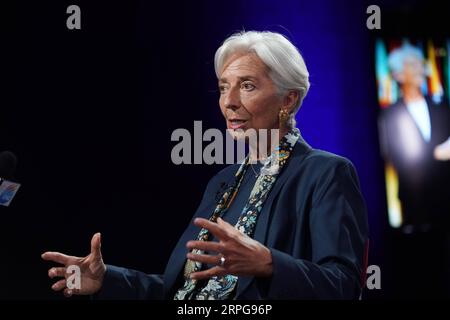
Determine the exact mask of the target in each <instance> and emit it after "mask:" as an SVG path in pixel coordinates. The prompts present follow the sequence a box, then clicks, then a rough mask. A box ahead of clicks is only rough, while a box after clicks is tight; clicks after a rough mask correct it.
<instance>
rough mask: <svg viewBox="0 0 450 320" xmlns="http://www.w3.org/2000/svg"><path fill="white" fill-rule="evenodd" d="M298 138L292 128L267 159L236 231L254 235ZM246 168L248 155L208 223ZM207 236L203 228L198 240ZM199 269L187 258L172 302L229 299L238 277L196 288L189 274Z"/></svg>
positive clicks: (221, 211)
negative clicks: (271, 191)
mask: <svg viewBox="0 0 450 320" xmlns="http://www.w3.org/2000/svg"><path fill="white" fill-rule="evenodd" d="M299 138H300V132H299V130H298V129H297V128H294V129H291V130H290V131H289V132H288V133H287V134H286V135H285V136H284V137H283V138H282V139H281V141H280V144H279V146H278V147H277V148H275V150H274V151H273V152H272V154H271V155H270V157H268V158H267V159H266V160H265V162H264V165H263V167H262V168H261V174H260V175H259V176H258V179H257V180H256V182H255V185H254V187H253V189H252V191H251V193H250V197H249V199H248V201H247V204H246V205H245V206H244V209H243V210H242V213H241V215H240V217H239V219H238V222H237V223H236V225H235V228H237V229H238V230H239V231H241V232H243V233H245V234H246V235H248V236H249V237H252V236H253V233H254V230H255V226H256V222H257V220H258V215H259V213H260V212H261V210H262V207H263V205H264V201H265V200H266V199H267V196H268V195H269V192H270V190H271V189H272V187H273V185H274V184H275V181H276V180H277V177H278V175H279V174H280V172H281V169H282V168H283V167H284V165H285V164H286V162H287V160H288V159H289V156H290V155H291V152H292V149H293V148H294V146H295V143H296V142H297V140H298V139H299ZM248 166H249V156H247V157H246V158H245V160H244V162H243V163H242V165H241V166H240V167H239V169H238V171H237V172H236V174H235V180H234V182H233V183H232V184H231V186H230V187H229V188H227V190H226V191H225V192H224V194H223V196H222V198H221V199H220V200H219V202H218V204H217V206H216V208H215V210H214V212H213V214H212V215H211V217H210V218H209V220H210V221H212V222H216V221H217V218H219V217H221V216H222V215H223V214H224V213H225V211H226V210H227V209H228V208H229V207H230V205H231V203H232V202H233V200H234V198H235V196H236V194H237V193H238V191H239V187H240V186H241V183H242V180H243V178H244V176H245V172H246V171H247V169H248ZM209 237H210V233H209V231H208V230H207V229H204V228H202V229H201V230H200V233H199V235H198V237H197V240H199V241H208V240H209ZM192 253H194V254H203V253H204V251H203V250H198V249H193V250H192ZM201 269H202V263H200V262H194V261H192V260H190V259H188V260H187V261H186V264H185V266H184V279H185V282H184V285H183V287H182V288H180V289H179V290H178V291H177V293H176V294H175V296H174V299H175V300H186V299H187V300H224V299H227V298H229V297H230V296H231V293H232V292H233V290H234V289H235V287H236V284H237V280H238V277H237V276H234V275H225V276H220V277H218V276H214V277H211V278H210V279H209V281H208V283H207V284H206V285H205V286H204V287H203V288H197V285H198V280H195V279H191V278H190V277H189V275H190V274H191V273H192V272H197V271H200V270H201Z"/></svg>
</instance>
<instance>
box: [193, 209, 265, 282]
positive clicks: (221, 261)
mask: <svg viewBox="0 0 450 320" xmlns="http://www.w3.org/2000/svg"><path fill="white" fill-rule="evenodd" d="M194 224H195V225H196V226H198V227H201V228H205V229H208V230H209V232H211V233H212V234H213V235H214V236H215V237H216V239H218V240H219V242H216V241H189V242H188V243H187V244H186V246H187V248H188V249H190V250H192V249H199V250H202V251H204V252H205V253H206V252H209V253H211V252H215V253H216V254H194V253H191V252H189V253H188V254H187V258H188V259H190V260H193V261H198V262H201V263H205V264H212V265H216V266H215V267H213V268H210V269H208V270H204V271H198V272H193V273H192V274H191V278H192V279H197V280H201V279H208V278H211V277H213V276H223V275H226V274H232V275H236V276H255V277H270V276H271V275H272V272H273V269H272V254H271V252H270V250H269V249H268V248H267V247H266V246H264V245H262V244H261V243H259V242H258V241H256V240H253V239H252V238H250V237H249V236H247V235H246V234H244V233H242V232H240V231H239V230H237V229H236V228H235V227H233V226H232V225H230V224H229V223H227V222H226V221H224V220H222V219H221V218H218V219H217V223H214V222H211V221H209V220H206V219H203V218H197V219H195V220H194Z"/></svg>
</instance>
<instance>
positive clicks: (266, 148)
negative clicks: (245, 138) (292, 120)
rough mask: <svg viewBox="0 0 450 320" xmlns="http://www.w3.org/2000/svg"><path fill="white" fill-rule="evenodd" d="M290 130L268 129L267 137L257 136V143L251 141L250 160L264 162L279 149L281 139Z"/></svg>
mask: <svg viewBox="0 0 450 320" xmlns="http://www.w3.org/2000/svg"><path fill="white" fill-rule="evenodd" d="M288 131H289V129H288V128H286V127H285V128H283V129H278V128H277V129H268V130H267V135H264V136H259V135H260V134H261V133H258V135H257V139H256V140H257V141H256V142H255V141H249V151H250V152H249V160H250V161H251V162H257V161H264V160H265V159H267V158H268V157H269V156H270V155H271V154H272V152H273V151H274V150H275V148H276V147H278V145H279V143H280V141H281V139H282V138H283V137H284V136H285V135H286V134H287V133H288ZM263 140H265V141H263Z"/></svg>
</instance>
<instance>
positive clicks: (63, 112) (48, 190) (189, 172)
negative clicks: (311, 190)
mask: <svg viewBox="0 0 450 320" xmlns="http://www.w3.org/2000/svg"><path fill="white" fill-rule="evenodd" d="M71 4H77V5H79V6H80V7H81V24H82V28H81V30H68V29H67V28H66V19H67V16H68V15H67V14H66V8H67V6H69V5H71ZM369 4H378V5H379V6H380V7H381V11H382V30H381V31H370V30H368V29H367V28H366V19H367V17H368V15H367V14H366V8H367V6H368V5H369ZM1 6H2V8H1V11H0V12H1V13H2V17H1V21H2V28H1V35H2V53H3V54H2V56H3V57H2V59H1V61H2V63H1V75H2V78H3V81H2V86H1V88H2V90H1V104H0V151H2V150H11V151H13V152H14V153H15V154H16V155H17V156H18V159H19V163H18V169H17V172H16V178H17V180H18V181H20V182H21V183H22V187H21V189H20V190H19V192H18V194H17V196H16V198H15V199H14V201H13V203H12V205H11V207H9V208H4V207H0V221H1V223H0V237H1V238H0V240H1V241H0V249H1V255H0V257H1V258H0V259H1V260H0V261H1V263H0V268H1V270H0V271H1V276H0V297H1V298H7V299H61V295H60V294H55V293H53V292H52V291H51V290H50V285H51V283H52V281H50V280H49V279H48V278H47V269H48V268H49V267H50V264H48V263H46V262H44V261H42V260H41V259H40V254H41V253H42V252H44V251H47V250H52V251H62V252H65V253H68V254H73V255H80V256H82V255H86V254H87V253H88V252H89V248H90V239H91V237H92V235H93V234H94V233H95V232H97V231H101V232H102V251H103V256H104V260H105V261H106V262H107V263H111V264H116V265H121V266H126V267H131V268H134V269H139V270H142V271H145V272H148V273H162V272H163V270H164V267H165V263H166V261H167V259H168V257H169V255H170V252H171V250H172V248H173V247H174V245H175V244H176V241H177V239H178V237H179V236H180V234H181V232H182V231H183V230H184V228H185V227H186V224H187V223H188V222H189V220H190V218H191V215H192V214H193V213H194V211H195V209H196V206H197V205H198V203H199V201H200V199H201V196H202V193H203V190H204V188H205V186H206V183H207V181H208V180H209V179H210V178H211V177H212V175H213V174H214V173H215V172H217V171H218V170H219V169H220V168H221V166H218V165H217V166H208V165H182V166H176V165H173V164H172V162H171V159H170V151H171V149H172V147H173V146H174V144H175V143H173V142H171V141H170V136H171V133H172V131H173V130H175V129H176V128H186V129H188V130H190V131H191V132H192V131H193V124H194V120H202V121H203V127H204V130H205V129H206V128H209V127H216V128H220V129H224V123H223V121H222V118H221V117H222V116H221V114H220V111H219V108H218V93H217V89H216V78H215V74H214V67H213V56H214V52H215V50H216V49H217V47H218V46H219V45H220V44H221V42H222V41H223V40H224V39H225V38H226V37H227V36H229V35H231V34H232V33H233V32H235V31H239V30H243V29H245V30H252V29H256V30H263V29H264V30H267V29H268V30H272V31H278V32H282V33H284V34H285V35H287V36H288V37H289V38H290V39H291V40H293V42H294V43H295V44H296V45H297V46H298V47H299V49H300V51H301V52H302V54H303V56H304V58H305V61H306V64H307V66H308V69H309V71H310V74H311V78H310V81H311V84H312V85H311V89H310V93H309V94H308V96H307V98H306V99H305V101H304V104H303V106H302V109H301V110H300V112H299V113H298V117H297V121H298V127H299V128H300V130H301V131H302V134H303V136H304V138H305V139H306V141H308V142H309V143H310V144H311V145H312V146H313V147H316V148H320V149H325V150H328V151H331V152H335V153H338V154H340V155H343V156H345V157H348V158H349V159H350V160H351V161H352V162H353V163H354V164H355V166H356V168H357V170H358V174H359V177H360V180H361V187H362V191H363V194H364V196H365V199H366V202H367V206H368V211H369V222H370V228H371V236H370V238H371V251H370V259H369V264H377V265H379V266H380V268H381V271H382V289H381V290H371V291H369V290H366V291H365V297H367V298H372V299H378V298H401V297H402V296H403V294H404V293H405V292H413V294H414V286H413V284H411V287H407V286H406V287H405V283H406V284H408V283H409V282H407V281H406V282H405V281H399V279H402V278H403V279H405V278H404V277H407V278H408V277H414V276H418V277H421V276H422V275H420V274H417V273H416V274H415V273H414V272H412V271H410V272H409V273H408V270H409V269H408V266H405V265H402V264H401V261H402V256H401V253H402V252H403V250H404V248H402V247H401V242H399V241H397V240H396V239H397V237H398V235H397V234H396V233H395V231H393V230H391V229H390V228H389V227H388V223H387V215H386V203H385V196H384V180H383V163H382V160H381V157H380V155H379V147H378V138H377V126H376V116H377V112H378V104H377V101H376V84H375V76H374V67H373V65H374V57H373V40H374V38H375V37H376V36H378V35H392V36H403V35H411V34H415V35H417V36H428V35H432V36H433V35H439V36H446V35H448V31H449V28H448V26H447V23H446V21H447V22H448V18H447V17H446V16H445V12H446V10H445V8H444V7H443V5H442V4H439V2H437V3H432V2H431V1H377V2H370V3H367V2H366V3H365V1H339V2H338V1H302V0H299V1H230V0H229V1H186V2H180V3H175V2H172V1H121V2H111V1H79V0H77V1H38V2H37V1H16V2H15V4H10V5H6V4H2V5H1ZM447 12H448V11H447ZM418 245H422V244H421V243H420V241H419V242H418ZM399 246H400V247H399ZM431 249H432V248H431ZM431 249H430V251H431V252H432V250H431ZM431 261H432V262H430V263H435V264H436V266H437V267H440V266H441V265H442V264H443V263H444V262H442V261H440V260H439V258H437V259H434V260H431ZM424 276H425V275H424Z"/></svg>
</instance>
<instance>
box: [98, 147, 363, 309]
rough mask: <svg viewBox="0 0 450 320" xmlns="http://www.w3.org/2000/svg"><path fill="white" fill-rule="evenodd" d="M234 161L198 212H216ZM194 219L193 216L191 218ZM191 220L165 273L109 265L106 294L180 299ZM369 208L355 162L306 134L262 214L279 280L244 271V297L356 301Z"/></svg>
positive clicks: (259, 233)
mask: <svg viewBox="0 0 450 320" xmlns="http://www.w3.org/2000/svg"><path fill="white" fill-rule="evenodd" d="M237 168H238V165H237V164H236V165H231V166H229V167H227V168H225V169H223V170H222V171H220V172H219V173H218V174H217V175H215V176H214V177H213V178H212V179H211V180H210V181H209V183H208V186H207V188H206V191H205V193H204V195H203V199H202V201H201V203H200V206H199V207H198V209H197V212H196V213H195V215H194V217H193V219H194V218H195V217H204V218H209V216H210V214H211V213H212V212H213V210H214V208H215V206H216V202H217V194H218V192H220V191H221V190H223V182H227V183H230V182H231V181H232V180H233V179H234V174H235V172H236V170H237ZM191 222H192V221H191ZM198 232H199V228H198V227H195V226H194V225H193V224H192V223H190V224H189V226H188V227H187V229H186V230H185V232H184V233H183V235H182V236H181V238H180V239H179V241H178V243H177V245H176V247H175V249H174V250H173V252H172V255H171V256H170V259H169V261H168V263H167V267H166V270H165V271H164V274H162V275H148V274H145V273H142V272H140V271H135V270H130V269H125V268H120V267H115V266H111V265H108V266H107V271H106V274H105V278H104V282H103V286H102V289H101V290H100V292H99V293H97V294H96V297H97V298H100V299H173V296H174V294H175V292H176V290H178V289H179V288H178V287H179V286H180V283H178V282H177V281H176V280H177V278H178V276H179V275H180V274H181V272H182V271H183V267H184V264H185V259H186V254H187V249H186V242H187V241H189V240H192V239H195V238H196V236H197V234H198ZM367 238H368V225H367V213H366V207H365V204H364V200H363V197H362V195H361V192H360V187H359V181H358V177H357V175H356V172H355V169H354V167H353V165H352V163H351V162H350V161H349V160H347V159H345V158H343V157H340V156H337V155H334V154H331V153H328V152H325V151H320V150H316V149H312V148H311V147H310V146H309V145H308V144H307V143H306V142H304V141H303V140H302V139H300V140H299V141H298V142H297V144H296V146H295V147H294V149H293V153H292V155H291V158H290V159H289V162H288V163H287V164H286V166H285V167H284V169H283V171H282V172H281V174H280V175H279V177H278V179H277V181H276V183H275V185H274V186H273V188H272V190H271V192H270V194H269V196H268V198H267V199H266V202H265V204H264V207H263V209H262V211H261V213H260V216H259V218H258V223H257V225H256V229H255V233H254V239H255V240H257V241H259V242H261V243H263V244H264V245H266V246H267V247H268V248H269V249H270V250H271V252H272V259H273V274H272V277H271V278H265V279H264V278H255V277H250V276H249V277H239V280H238V283H237V289H236V290H237V291H236V296H235V298H236V299H251V300H257V299H356V298H358V297H359V296H360V293H361V284H362V281H361V279H362V278H364V275H365V262H364V260H365V246H366V243H367Z"/></svg>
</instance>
